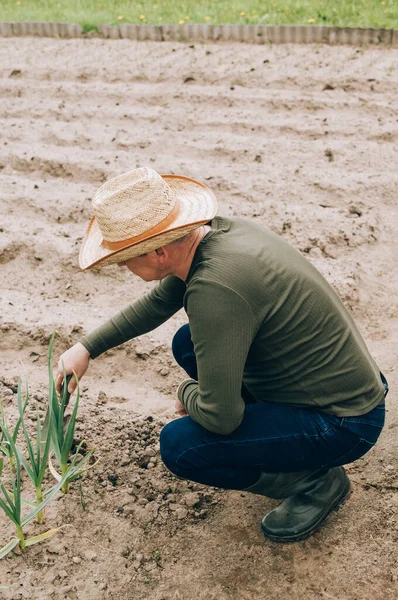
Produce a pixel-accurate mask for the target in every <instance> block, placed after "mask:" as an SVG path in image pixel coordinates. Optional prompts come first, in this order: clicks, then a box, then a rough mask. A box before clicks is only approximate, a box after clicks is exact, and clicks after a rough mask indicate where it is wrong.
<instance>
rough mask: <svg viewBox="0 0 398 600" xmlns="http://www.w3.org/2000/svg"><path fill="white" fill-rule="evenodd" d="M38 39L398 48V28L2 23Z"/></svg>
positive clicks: (12, 32) (9, 31)
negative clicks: (87, 29) (88, 27)
mask: <svg viewBox="0 0 398 600" xmlns="http://www.w3.org/2000/svg"><path fill="white" fill-rule="evenodd" d="M16 36H18V37H19V36H38V37H59V38H80V37H82V38H87V37H88V38H91V37H100V38H106V39H130V40H151V41H168V40H170V41H185V42H201V41H211V42H216V41H224V42H246V43H256V44H269V43H274V44H284V43H299V44H311V43H325V44H348V45H353V46H360V45H367V44H384V45H387V46H398V29H361V28H350V27H325V26H313V25H208V24H200V23H199V24H185V25H142V24H138V25H132V24H131V25H130V24H127V23H124V24H120V25H115V26H112V25H99V26H98V31H90V32H87V33H84V32H83V28H82V26H81V25H78V24H77V23H52V22H28V23H23V22H2V23H0V37H16Z"/></svg>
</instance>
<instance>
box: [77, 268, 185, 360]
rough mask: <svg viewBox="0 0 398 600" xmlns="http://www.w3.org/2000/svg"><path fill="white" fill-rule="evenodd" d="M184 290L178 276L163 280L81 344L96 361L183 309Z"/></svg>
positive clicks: (86, 337) (91, 333)
mask: <svg viewBox="0 0 398 600" xmlns="http://www.w3.org/2000/svg"><path fill="white" fill-rule="evenodd" d="M185 290H186V284H185V283H184V282H183V281H182V280H181V279H179V278H178V277H174V276H172V275H169V276H168V277H165V278H164V279H163V280H162V281H161V282H160V283H158V285H156V286H155V287H154V288H153V289H152V290H151V291H150V292H149V293H148V294H146V295H145V296H143V297H142V298H140V299H139V300H136V301H135V302H133V303H132V304H130V305H129V306H127V307H126V308H124V309H123V310H121V311H120V312H119V313H117V314H116V315H115V316H114V317H112V318H111V319H109V321H107V322H106V323H104V324H103V325H101V326H100V327H98V328H97V329H95V330H94V331H92V332H90V333H89V334H87V335H86V336H84V337H83V338H82V339H81V340H80V342H81V344H83V346H84V347H85V348H86V349H87V350H88V351H89V353H90V357H91V358H96V357H97V356H99V355H100V354H102V353H103V352H106V350H109V349H110V348H114V347H115V346H119V345H120V344H123V343H124V342H126V341H127V340H131V339H132V338H135V337H137V336H139V335H142V334H144V333H147V332H148V331H152V330H153V329H155V328H156V327H158V326H159V325H161V324H162V323H164V322H165V321H167V319H169V318H170V317H172V316H173V315H174V314H175V313H176V312H177V311H179V310H180V308H182V306H183V297H184V293H185Z"/></svg>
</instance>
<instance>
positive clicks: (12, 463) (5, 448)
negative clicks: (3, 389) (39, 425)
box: [0, 390, 29, 476]
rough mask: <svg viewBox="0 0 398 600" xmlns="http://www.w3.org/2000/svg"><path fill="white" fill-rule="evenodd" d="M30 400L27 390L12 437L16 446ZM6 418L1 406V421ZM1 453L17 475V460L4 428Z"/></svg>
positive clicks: (0, 443) (1, 438)
mask: <svg viewBox="0 0 398 600" xmlns="http://www.w3.org/2000/svg"><path fill="white" fill-rule="evenodd" d="M28 400H29V397H28V391H27V390H26V394H25V402H24V404H23V407H22V411H21V410H20V414H19V418H18V421H17V422H16V425H15V427H14V431H13V432H12V436H11V437H12V439H13V442H14V444H16V441H17V437H18V431H19V428H20V426H21V421H22V419H23V416H24V414H25V410H26V407H27V405H28ZM4 418H5V417H4V410H3V406H2V405H1V404H0V419H1V421H4ZM0 452H2V453H3V454H4V456H6V457H7V458H8V460H9V461H10V466H11V469H12V470H13V472H14V473H15V459H14V456H13V454H12V451H11V449H10V445H9V443H8V442H7V441H6V439H5V437H4V431H3V428H1V437H0ZM0 476H1V472H0Z"/></svg>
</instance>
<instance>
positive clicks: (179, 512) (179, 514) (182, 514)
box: [176, 507, 188, 519]
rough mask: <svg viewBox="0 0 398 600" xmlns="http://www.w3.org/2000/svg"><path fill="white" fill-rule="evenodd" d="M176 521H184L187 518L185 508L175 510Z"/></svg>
mask: <svg viewBox="0 0 398 600" xmlns="http://www.w3.org/2000/svg"><path fill="white" fill-rule="evenodd" d="M176 515H177V519H185V518H186V517H187V516H188V511H187V509H186V508H182V507H180V508H177V510H176Z"/></svg>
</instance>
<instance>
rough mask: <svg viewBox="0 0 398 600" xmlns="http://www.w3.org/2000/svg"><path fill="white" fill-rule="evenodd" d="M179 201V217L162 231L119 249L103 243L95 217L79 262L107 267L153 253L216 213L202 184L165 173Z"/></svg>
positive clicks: (212, 197)
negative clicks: (110, 247) (110, 248)
mask: <svg viewBox="0 0 398 600" xmlns="http://www.w3.org/2000/svg"><path fill="white" fill-rule="evenodd" d="M162 177H163V178H164V179H165V180H166V181H167V183H168V185H169V186H170V187H171V188H172V189H173V191H174V193H175V196H176V198H177V200H178V201H179V213H178V216H177V218H176V219H175V220H174V221H173V222H172V223H171V224H170V225H168V226H166V227H165V229H164V230H162V231H161V232H160V233H156V234H155V235H152V236H148V237H147V238H145V239H143V240H141V241H139V242H138V243H127V244H126V246H124V247H122V248H120V249H118V250H117V251H114V250H113V251H112V250H109V249H108V248H105V247H104V246H102V245H101V244H102V241H103V238H102V233H101V230H100V228H99V225H98V223H97V220H96V218H95V217H93V218H92V219H91V221H90V223H89V225H88V228H87V231H86V235H85V237H84V239H83V242H82V246H81V249H80V255H79V265H80V268H81V269H83V270H84V271H85V270H87V269H92V268H93V267H105V266H107V265H111V264H114V263H118V262H124V261H125V260H128V259H129V258H134V257H135V256H140V255H142V254H146V253H147V252H152V251H153V250H156V249H157V248H161V247H162V246H165V245H166V244H170V243H171V242H173V241H174V240H176V239H178V238H180V237H183V236H184V235H187V234H188V233H189V232H190V231H192V230H193V229H197V228H198V227H200V226H201V225H203V224H204V223H208V222H209V221H211V219H213V218H214V217H215V215H216V212H217V199H216V197H215V195H214V193H213V192H212V190H211V189H210V188H208V187H207V186H206V185H204V184H203V183H200V182H199V181H196V180H195V179H190V178H189V177H184V176H182V175H162Z"/></svg>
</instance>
